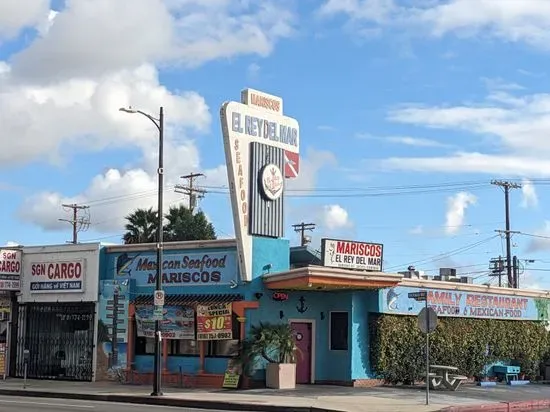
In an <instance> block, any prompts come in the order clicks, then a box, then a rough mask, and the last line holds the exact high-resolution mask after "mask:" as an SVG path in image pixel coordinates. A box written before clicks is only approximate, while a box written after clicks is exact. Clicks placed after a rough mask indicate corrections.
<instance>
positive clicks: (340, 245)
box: [336, 241, 382, 258]
mask: <svg viewBox="0 0 550 412" xmlns="http://www.w3.org/2000/svg"><path fill="white" fill-rule="evenodd" d="M336 253H341V254H345V255H356V256H368V257H377V258H379V257H382V245H378V244H373V243H355V242H344V241H338V242H337V243H336Z"/></svg>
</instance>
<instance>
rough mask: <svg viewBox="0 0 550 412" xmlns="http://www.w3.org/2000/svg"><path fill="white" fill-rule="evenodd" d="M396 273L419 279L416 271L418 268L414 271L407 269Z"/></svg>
mask: <svg viewBox="0 0 550 412" xmlns="http://www.w3.org/2000/svg"><path fill="white" fill-rule="evenodd" d="M397 273H398V274H400V275H403V277H404V278H406V279H420V273H419V272H418V270H414V271H410V270H407V271H402V272H397Z"/></svg>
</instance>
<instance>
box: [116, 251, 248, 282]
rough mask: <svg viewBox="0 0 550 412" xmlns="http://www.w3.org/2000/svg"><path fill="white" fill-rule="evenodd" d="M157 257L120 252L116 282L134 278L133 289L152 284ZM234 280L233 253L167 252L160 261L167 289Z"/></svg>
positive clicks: (234, 264)
mask: <svg viewBox="0 0 550 412" xmlns="http://www.w3.org/2000/svg"><path fill="white" fill-rule="evenodd" d="M156 268H157V258H156V255H155V254H154V253H151V252H146V253H136V254H131V255H130V254H127V253H122V254H120V255H118V256H117V257H116V264H115V270H116V279H119V280H120V279H135V282H136V286H138V287H139V286H151V287H154V286H155V283H156V276H157V274H156ZM236 279H237V254H236V252H235V251H224V252H211V253H174V254H172V253H170V254H165V255H164V258H163V261H162V284H163V286H165V287H170V286H206V285H229V284H231V283H232V282H235V281H236Z"/></svg>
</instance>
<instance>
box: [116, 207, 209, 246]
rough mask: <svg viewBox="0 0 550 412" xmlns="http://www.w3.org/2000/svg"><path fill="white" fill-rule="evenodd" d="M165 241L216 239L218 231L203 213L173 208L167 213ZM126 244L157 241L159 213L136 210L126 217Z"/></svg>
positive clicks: (124, 237)
mask: <svg viewBox="0 0 550 412" xmlns="http://www.w3.org/2000/svg"><path fill="white" fill-rule="evenodd" d="M164 216H165V218H166V220H167V223H166V225H165V226H164V240H165V241H166V242H176V241H186V240H211V239H216V231H215V230H214V226H213V225H212V223H210V222H208V219H206V216H205V214H204V213H203V212H200V211H199V212H197V213H193V212H192V211H191V210H189V209H188V208H186V207H185V206H172V207H170V209H169V210H168V213H166V214H165V215H164ZM126 220H127V222H128V223H127V224H126V233H125V234H124V236H123V238H122V239H123V241H124V243H126V244H128V243H152V242H156V240H157V228H158V226H157V212H155V211H153V210H152V209H151V208H150V209H136V210H135V211H134V212H133V213H131V214H129V215H128V216H126Z"/></svg>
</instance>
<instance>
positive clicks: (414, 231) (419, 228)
mask: <svg viewBox="0 0 550 412" xmlns="http://www.w3.org/2000/svg"><path fill="white" fill-rule="evenodd" d="M409 233H410V234H411V235H421V234H423V233H424V226H422V225H417V226H415V227H413V228H412V229H411V230H409Z"/></svg>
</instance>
